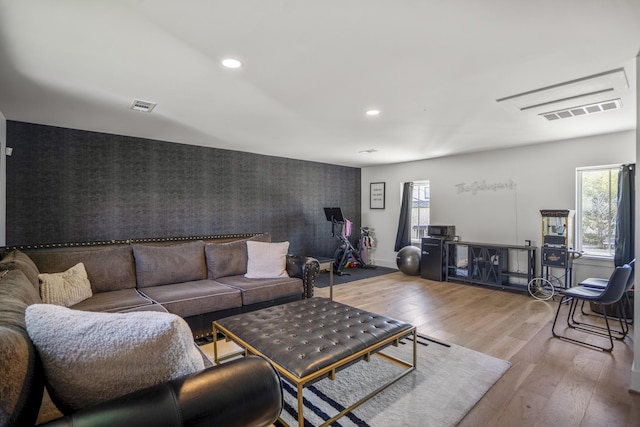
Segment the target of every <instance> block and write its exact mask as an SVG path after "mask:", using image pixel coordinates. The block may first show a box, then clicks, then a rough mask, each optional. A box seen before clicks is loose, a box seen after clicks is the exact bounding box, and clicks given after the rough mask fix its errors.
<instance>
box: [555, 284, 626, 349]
mask: <svg viewBox="0 0 640 427" xmlns="http://www.w3.org/2000/svg"><path fill="white" fill-rule="evenodd" d="M566 303H569V312H568V313H567V326H568V327H570V328H572V329H578V330H583V331H584V332H587V333H591V334H595V335H601V336H607V337H608V338H609V343H610V346H609V347H602V346H599V345H595V344H591V343H588V342H586V341H580V340H578V339H575V338H570V337H568V336H566V335H560V334H559V333H557V332H556V323H557V321H558V315H559V314H560V310H561V308H562V306H563V305H564V304H566ZM577 306H578V300H577V299H576V298H573V297H566V296H563V297H562V298H560V302H559V303H558V310H556V315H555V317H554V319H553V325H552V327H551V333H552V334H553V336H554V337H555V338H558V339H561V340H563V341H568V342H572V343H574V344H579V345H582V346H585V347H588V348H592V349H596V350H601V351H606V352H611V351H612V350H613V336H612V335H611V329H610V327H609V318H608V316H607V309H606V307H604V306H603V308H604V315H603V317H604V320H605V323H606V325H607V329H608V334H606V335H605V334H603V333H600V332H595V331H591V330H588V329H586V328H580V327H576V326H572V325H571V317H572V316H573V315H575V311H576V309H577ZM585 329H586V330H585Z"/></svg>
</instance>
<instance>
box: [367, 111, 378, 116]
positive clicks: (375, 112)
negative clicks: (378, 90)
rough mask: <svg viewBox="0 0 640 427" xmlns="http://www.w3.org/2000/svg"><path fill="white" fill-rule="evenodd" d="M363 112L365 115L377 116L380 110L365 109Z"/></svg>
mask: <svg viewBox="0 0 640 427" xmlns="http://www.w3.org/2000/svg"><path fill="white" fill-rule="evenodd" d="M365 114H366V115H367V116H379V115H380V110H367V111H365Z"/></svg>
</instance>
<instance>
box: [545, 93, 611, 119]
mask: <svg viewBox="0 0 640 427" xmlns="http://www.w3.org/2000/svg"><path fill="white" fill-rule="evenodd" d="M621 107H622V101H620V99H619V98H618V99H610V100H609V101H602V102H598V103H595V104H587V105H581V106H579V107H571V108H565V109H564V110H557V111H549V112H547V113H541V114H538V115H539V116H541V117H544V118H545V119H547V120H549V121H552V120H559V119H568V118H569V117H576V116H584V115H586V114H593V113H601V112H603V111H609V110H617V109H619V108H621Z"/></svg>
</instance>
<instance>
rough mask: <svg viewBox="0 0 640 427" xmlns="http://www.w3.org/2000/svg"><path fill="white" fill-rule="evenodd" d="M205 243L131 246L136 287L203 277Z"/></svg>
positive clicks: (205, 270) (204, 272)
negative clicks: (134, 265)
mask: <svg viewBox="0 0 640 427" xmlns="http://www.w3.org/2000/svg"><path fill="white" fill-rule="evenodd" d="M204 246H205V243H204V242H203V241H201V240H199V241H197V242H189V243H183V244H180V245H170V246H151V245H133V254H134V258H135V261H136V276H137V278H138V288H146V287H149V286H159V285H167V284H171V283H181V282H188V281H192V280H202V279H206V278H207V265H206V261H205V256H204Z"/></svg>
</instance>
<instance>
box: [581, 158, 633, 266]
mask: <svg viewBox="0 0 640 427" xmlns="http://www.w3.org/2000/svg"><path fill="white" fill-rule="evenodd" d="M621 167H622V164H610V165H596V166H585V167H578V168H576V194H575V196H576V221H575V222H576V223H575V250H576V251H578V252H581V253H582V254H583V256H584V257H585V258H593V259H613V258H614V256H615V245H614V246H613V249H612V250H611V253H610V254H609V255H604V254H598V253H593V252H591V253H590V252H584V248H583V247H582V218H583V214H582V208H583V206H582V190H583V189H582V181H583V179H582V172H585V171H598V170H608V171H615V170H617V171H619V170H620V168H621ZM618 185H619V183H618ZM610 189H611V187H610ZM617 193H618V188H616V192H615V195H613V197H614V198H615V199H616V200H617ZM613 222H614V223H615V218H613ZM613 237H614V238H615V236H613Z"/></svg>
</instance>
